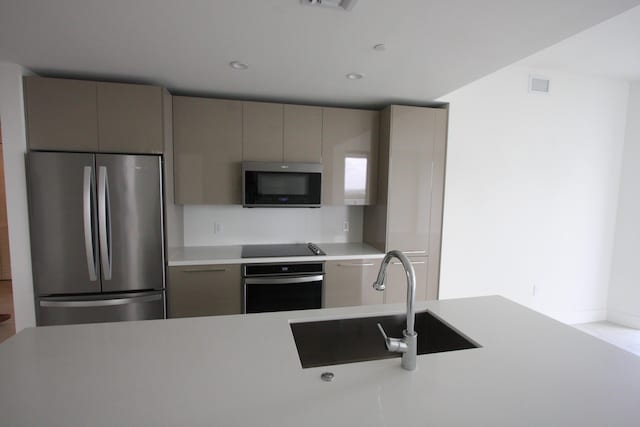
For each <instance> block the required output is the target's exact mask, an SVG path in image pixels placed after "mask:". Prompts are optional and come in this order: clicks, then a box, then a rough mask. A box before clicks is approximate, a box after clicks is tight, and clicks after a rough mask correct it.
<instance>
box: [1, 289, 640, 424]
mask: <svg viewBox="0 0 640 427" xmlns="http://www.w3.org/2000/svg"><path fill="white" fill-rule="evenodd" d="M417 308H418V310H424V309H429V310H430V311H432V312H433V313H434V314H436V315H437V316H439V317H441V318H442V319H444V320H446V321H447V322H448V323H449V324H450V325H452V326H453V327H455V328H456V329H458V330H459V331H461V332H462V333H464V334H465V335H467V336H468V337H470V338H472V339H473V340H475V341H476V342H477V343H479V344H480V345H481V346H482V347H481V348H477V349H471V350H460V351H453V352H448V353H438V354H428V355H420V356H418V367H417V370H416V371H414V372H408V371H404V370H402V369H401V368H400V359H399V358H396V359H386V360H379V361H370V362H362V363H352V364H345V365H335V366H330V367H324V368H310V369H302V367H301V365H300V361H299V359H298V355H297V351H296V346H295V343H294V341H293V337H292V334H291V330H290V327H289V323H290V322H293V321H305V320H318V319H329V318H340V317H350V316H365V315H377V314H389V313H398V312H401V311H402V309H403V307H402V305H387V306H368V307H347V308H338V309H324V310H308V311H296V312H279V313H262V314H253V315H236V316H222V317H202V318H185V319H172V320H154V321H140V322H121V323H110V324H94V325H74V326H53V327H44V328H29V329H26V330H24V331H22V332H20V333H19V334H17V335H16V336H14V337H13V338H10V339H9V340H8V341H6V342H5V343H2V344H0V423H1V424H2V425H7V426H13V427H18V426H48V427H54V426H71V425H75V426H93V427H100V426H116V425H117V426H154V427H158V426H176V425H180V426H219V427H223V426H243V427H246V426H278V427H287V426H296V427H300V426H323V427H324V426H349V427H358V426H367V427H376V426H403V427H404V426H427V425H428V426H472V425H473V426H491V427H499V426H505V427H507V426H508V427H514V426H544V427H550V426H562V427H564V426H580V427H588V426H598V427H602V426H637V425H638V420H640V405H638V396H640V358H638V357H637V356H635V355H633V354H631V353H628V352H626V351H624V350H621V349H618V348H616V347H613V346H611V345H609V344H606V343H604V342H603V341H600V340H598V339H596V338H594V337H591V336H589V335H587V334H585V333H583V332H580V331H578V330H576V329H574V328H572V327H570V326H566V325H563V324H561V323H559V322H556V321H554V320H552V319H550V318H547V317H545V316H542V315H540V314H538V313H536V312H533V311H531V310H529V309H527V308H524V307H522V306H520V305H518V304H515V303H513V302H510V301H508V300H506V299H504V298H501V297H479V298H467V299H458V300H444V301H431V302H420V303H418V304H417ZM325 371H331V372H333V373H334V374H335V379H334V380H333V382H324V381H321V380H320V374H321V373H323V372H325Z"/></svg>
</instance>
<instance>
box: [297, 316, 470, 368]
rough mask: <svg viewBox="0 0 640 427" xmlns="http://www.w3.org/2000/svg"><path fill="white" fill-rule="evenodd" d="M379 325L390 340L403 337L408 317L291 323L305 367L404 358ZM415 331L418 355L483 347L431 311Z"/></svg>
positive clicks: (421, 318)
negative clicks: (388, 341)
mask: <svg viewBox="0 0 640 427" xmlns="http://www.w3.org/2000/svg"><path fill="white" fill-rule="evenodd" d="M378 323H380V324H381V325H382V326H383V327H384V330H385V331H386V333H387V334H388V335H389V336H402V331H403V330H404V329H405V327H406V315H405V314H398V315H392V316H377V317H358V318H350V319H336V320H323V321H317V322H296V323H291V331H292V332H293V338H294V340H295V343H296V347H297V348H298V356H299V357H300V362H301V363H302V367H303V368H315V367H318V366H329V365H339V364H343V363H354V362H364V361H368V360H379V359H391V358H394V357H400V353H392V352H389V351H387V348H386V347H385V342H384V339H383V337H382V335H381V334H380V331H379V329H378ZM415 329H416V332H417V333H418V354H429V353H440V352H445V351H454V350H466V349H470V348H477V347H480V346H479V345H478V344H476V343H474V342H473V341H471V340H470V339H468V338H466V337H464V336H463V335H462V334H460V333H459V332H458V331H456V330H455V329H454V328H452V327H451V326H449V325H447V324H446V323H445V322H443V321H442V320H440V319H439V318H437V317H436V316H434V315H433V314H431V313H430V312H428V311H422V312H419V313H416V324H415Z"/></svg>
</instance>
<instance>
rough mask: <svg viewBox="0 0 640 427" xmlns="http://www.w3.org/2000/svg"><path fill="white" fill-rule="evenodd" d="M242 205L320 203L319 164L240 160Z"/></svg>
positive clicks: (317, 204)
mask: <svg viewBox="0 0 640 427" xmlns="http://www.w3.org/2000/svg"><path fill="white" fill-rule="evenodd" d="M242 205H243V206H244V207H248V208H255V207H306V208H319V207H320V206H321V205H322V165H321V164H320V163H277V162H242Z"/></svg>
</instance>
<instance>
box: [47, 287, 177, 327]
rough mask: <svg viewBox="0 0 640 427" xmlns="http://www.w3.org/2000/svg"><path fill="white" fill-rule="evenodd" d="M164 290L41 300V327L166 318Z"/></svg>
mask: <svg viewBox="0 0 640 427" xmlns="http://www.w3.org/2000/svg"><path fill="white" fill-rule="evenodd" d="M164 298H165V296H164V291H160V292H141V293H134V294H131V293H128V294H111V295H97V296H93V295H90V296H82V297H48V298H40V299H39V300H38V326H52V325H72V324H78V323H100V322H119V321H123V320H151V319H164V318H165V309H164V308H165V302H164Z"/></svg>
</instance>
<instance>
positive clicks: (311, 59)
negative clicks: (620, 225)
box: [0, 0, 640, 106]
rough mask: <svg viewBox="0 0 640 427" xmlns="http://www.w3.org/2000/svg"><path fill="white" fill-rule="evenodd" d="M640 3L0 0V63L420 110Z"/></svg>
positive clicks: (224, 92) (214, 90)
mask: <svg viewBox="0 0 640 427" xmlns="http://www.w3.org/2000/svg"><path fill="white" fill-rule="evenodd" d="M639 4H640V0H607V1H602V0H562V1H557V0H536V1H530V0H527V1H525V0H485V1H482V2H480V1H471V0H402V1H388V0H359V1H358V3H357V4H356V5H355V7H354V8H353V10H352V11H350V12H346V11H337V10H332V9H326V8H319V7H310V6H304V5H301V4H300V2H299V0H266V1H265V0H263V1H257V0H181V1H175V0H135V1H131V0H109V1H104V0H31V1H14V0H0V60H2V61H8V62H15V63H18V64H21V65H23V66H25V67H27V68H29V69H31V70H33V71H35V72H37V73H41V74H48V75H55V76H66V77H83V78H98V79H107V80H122V81H134V82H146V83H154V84H160V85H164V86H167V87H168V88H169V89H170V90H171V91H172V92H173V93H182V94H201V95H213V96H221V97H234V98H245V99H263V100H271V101H290V102H305V103H319V104H320V103H321V104H329V105H345V106H374V105H384V104H388V103H390V102H403V103H411V104H421V103H427V102H430V101H432V100H434V99H436V98H438V97H439V96H441V95H444V94H446V93H448V92H451V91H452V90H454V89H457V88H459V87H461V86H463V85H465V84H467V83H469V82H471V81H474V80H476V79H478V78H480V77H482V76H484V75H487V74H489V73H491V72H493V71H495V70H497V69H499V68H502V67H504V66H506V65H509V64H511V63H513V62H516V61H518V60H520V59H522V58H525V57H527V56H529V55H531V54H533V53H534V52H537V51H539V50H541V49H543V48H545V47H547V46H551V45H553V44H555V43H557V42H559V41H561V40H563V39H566V38H567V37H569V36H571V35H573V34H576V33H578V32H580V31H582V30H585V29H586V28H589V27H591V26H593V25H595V24H598V23H599V22H602V21H604V20H606V19H608V18H611V17H613V16H615V15H617V14H619V13H622V12H624V11H625V10H628V9H630V8H632V7H634V6H636V5H639ZM378 43H384V44H385V45H386V50H384V51H376V50H374V49H373V46H374V45H375V44H378ZM233 60H239V61H242V62H246V63H247V64H248V65H249V68H248V69H247V70H234V69H232V68H231V67H230V66H229V62H230V61H233ZM350 72H359V73H363V74H364V75H365V77H364V78H363V79H361V80H353V81H352V80H348V79H346V78H345V75H346V74H347V73H350Z"/></svg>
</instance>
